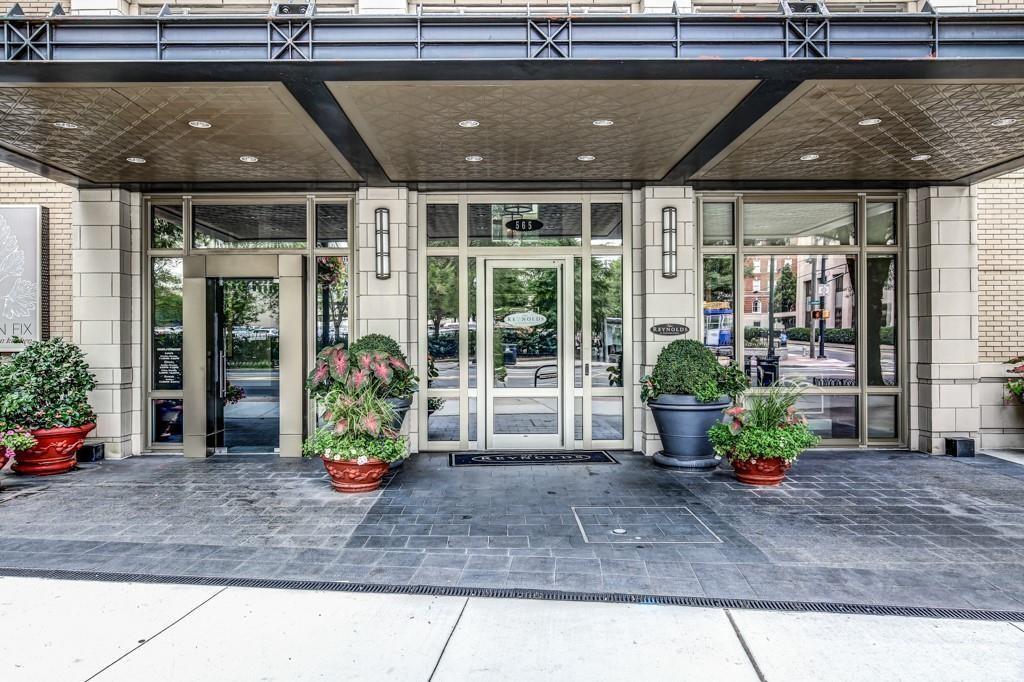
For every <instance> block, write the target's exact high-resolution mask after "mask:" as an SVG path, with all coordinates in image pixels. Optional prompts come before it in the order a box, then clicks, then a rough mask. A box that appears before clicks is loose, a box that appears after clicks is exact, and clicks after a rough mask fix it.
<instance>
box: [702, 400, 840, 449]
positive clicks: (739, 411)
mask: <svg viewBox="0 0 1024 682" xmlns="http://www.w3.org/2000/svg"><path fill="white" fill-rule="evenodd" d="M802 394H803V389H802V388H800V387H795V386H782V385H778V384H776V385H773V386H771V387H770V388H768V390H766V391H765V392H763V393H755V394H754V395H751V396H748V397H747V401H746V402H747V405H746V406H745V407H744V406H739V405H737V406H734V407H731V408H729V409H728V410H726V411H725V413H724V416H723V417H722V421H720V422H718V423H716V424H715V425H714V426H712V427H711V428H710V429H709V430H708V438H709V439H710V440H711V444H712V446H714V448H715V454H717V455H720V456H722V457H726V458H728V459H730V460H739V461H747V460H756V459H781V460H783V461H785V462H795V461H796V459H797V457H799V456H800V453H802V452H803V451H804V450H806V449H807V448H810V447H814V446H815V445H817V444H818V442H819V441H820V440H821V439H820V438H819V437H818V436H816V435H814V434H813V433H812V432H811V430H810V428H809V427H808V426H807V419H806V418H804V416H803V415H802V414H800V412H799V411H798V410H797V409H796V403H797V401H798V400H799V399H800V396H801V395H802Z"/></svg>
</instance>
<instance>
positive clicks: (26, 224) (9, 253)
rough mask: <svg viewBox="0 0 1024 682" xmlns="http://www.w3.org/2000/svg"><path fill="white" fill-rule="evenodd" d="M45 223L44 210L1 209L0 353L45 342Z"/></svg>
mask: <svg viewBox="0 0 1024 682" xmlns="http://www.w3.org/2000/svg"><path fill="white" fill-rule="evenodd" d="M46 223H47V212H46V209H45V208H43V207H42V206H7V205H0V350H17V349H19V348H21V347H22V346H23V344H25V343H28V342H30V341H37V340H39V339H41V338H43V326H42V320H43V293H44V291H43V290H44V288H45V287H46V278H45V276H44V274H45V273H44V268H43V255H44V245H45V243H46V242H45V240H46V228H47V224H46Z"/></svg>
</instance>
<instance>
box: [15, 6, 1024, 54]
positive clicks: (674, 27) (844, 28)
mask: <svg viewBox="0 0 1024 682" xmlns="http://www.w3.org/2000/svg"><path fill="white" fill-rule="evenodd" d="M0 28H2V45H0V47H2V51H0V61H108V62H148V61H184V62H204V61H207V62H226V61H275V62H281V61H344V62H352V61H438V60H495V59H501V60H508V59H512V60H530V61H549V60H555V61H559V60H595V59H596V60H645V61H646V60H652V59H670V60H701V59H772V60H786V61H802V60H811V61H820V60H836V59H840V60H841V59H998V58H1008V57H1020V56H1021V55H1022V52H1024V23H1022V22H1021V21H1020V15H1012V14H942V15H939V14H918V13H913V14H912V13H906V14H878V15H865V14H850V15H845V14H841V15H817V14H815V15H795V14H794V15H785V14H775V15H713V14H685V15H681V14H676V15H653V14H642V15H627V16H594V15H580V16H564V17H541V16H522V15H520V16H509V15H489V16H465V15H462V16H443V15H439V16H423V15H414V16H395V17H380V16H359V15H353V16H333V17H332V16H311V17H307V16H304V17H296V18H290V17H289V18H285V17H240V16H232V17H226V16H220V17H214V16H196V15H177V16H175V15H163V16H160V15H156V16H129V17H77V16H60V15H58V16H50V17H46V18H39V19H29V18H26V17H23V16H6V17H4V18H0Z"/></svg>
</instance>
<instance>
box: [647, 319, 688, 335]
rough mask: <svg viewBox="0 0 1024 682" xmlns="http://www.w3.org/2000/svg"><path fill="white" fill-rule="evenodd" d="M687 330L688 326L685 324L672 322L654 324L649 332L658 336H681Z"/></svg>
mask: <svg viewBox="0 0 1024 682" xmlns="http://www.w3.org/2000/svg"><path fill="white" fill-rule="evenodd" d="M688 331H690V328H689V327H687V326H686V325H685V324H676V323H674V322H666V323H664V324H656V325H654V326H653V327H651V333H652V334H658V335H659V336H682V335H683V334H685V333H686V332H688Z"/></svg>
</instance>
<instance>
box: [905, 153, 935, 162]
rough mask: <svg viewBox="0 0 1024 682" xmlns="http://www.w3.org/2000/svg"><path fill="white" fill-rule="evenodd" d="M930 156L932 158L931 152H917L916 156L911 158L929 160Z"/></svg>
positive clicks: (913, 159)
mask: <svg viewBox="0 0 1024 682" xmlns="http://www.w3.org/2000/svg"><path fill="white" fill-rule="evenodd" d="M930 158H932V155H931V154H915V155H914V156H911V157H910V160H911V161H927V160H928V159H930Z"/></svg>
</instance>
